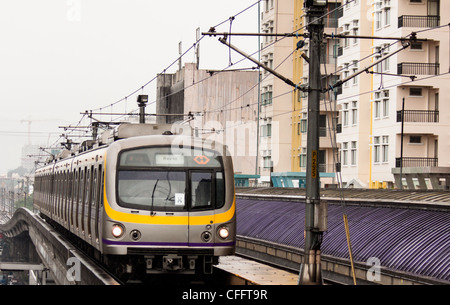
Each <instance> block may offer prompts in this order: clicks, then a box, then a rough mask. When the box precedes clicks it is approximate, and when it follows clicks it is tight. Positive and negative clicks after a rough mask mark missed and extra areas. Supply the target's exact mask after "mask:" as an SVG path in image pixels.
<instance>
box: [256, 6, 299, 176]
mask: <svg viewBox="0 0 450 305" xmlns="http://www.w3.org/2000/svg"><path fill="white" fill-rule="evenodd" d="M293 16H294V2H293V1H282V0H265V1H262V2H261V16H260V18H261V32H262V33H290V32H292V31H293V28H292V27H293ZM292 41H293V40H292V38H282V39H281V38H276V37H264V38H262V41H261V61H262V62H263V63H264V64H266V65H267V66H269V67H270V68H272V69H275V70H276V71H277V72H278V73H280V74H281V75H283V76H285V77H287V78H289V79H292V75H293V71H292V57H291V56H290V54H291V53H292ZM260 86H261V89H260V90H261V91H260V92H261V100H260V109H259V126H260V133H259V143H258V147H259V169H258V170H259V171H258V174H259V175H261V180H262V181H263V182H268V181H269V180H270V175H271V173H272V172H286V171H290V148H291V111H292V108H291V104H292V91H293V90H292V89H293V88H292V87H291V86H289V85H287V84H285V83H284V82H283V81H282V80H280V79H278V78H276V77H275V76H273V75H272V74H270V73H268V72H267V71H261V84H260Z"/></svg>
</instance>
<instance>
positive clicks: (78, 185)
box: [72, 169, 81, 228]
mask: <svg viewBox="0 0 450 305" xmlns="http://www.w3.org/2000/svg"><path fill="white" fill-rule="evenodd" d="M80 173H81V169H78V171H76V174H75V179H76V182H75V198H74V203H73V204H74V205H75V207H74V208H73V211H72V212H73V215H72V217H73V220H74V222H75V227H76V228H78V201H79V200H80V189H81V181H80V179H81V178H80Z"/></svg>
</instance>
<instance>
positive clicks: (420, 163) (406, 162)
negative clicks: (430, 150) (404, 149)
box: [395, 157, 438, 167]
mask: <svg viewBox="0 0 450 305" xmlns="http://www.w3.org/2000/svg"><path fill="white" fill-rule="evenodd" d="M402 163H403V167H436V166H438V158H415V157H404V158H403V160H402V158H396V159H395V167H402Z"/></svg>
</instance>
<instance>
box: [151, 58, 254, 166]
mask: <svg viewBox="0 0 450 305" xmlns="http://www.w3.org/2000/svg"><path fill="white" fill-rule="evenodd" d="M258 74H259V72H258V71H214V70H206V69H198V67H197V64H196V63H185V65H184V67H182V68H181V69H180V70H178V71H177V72H176V73H165V74H160V75H158V78H157V99H156V113H157V114H158V116H157V120H156V122H157V123H158V124H173V123H176V122H178V123H180V122H183V124H184V125H185V126H189V127H190V128H191V131H192V135H194V136H196V137H202V138H206V139H209V140H214V141H219V142H220V143H223V144H225V145H227V147H228V150H229V152H230V154H231V156H232V157H233V165H234V171H235V173H236V174H245V175H254V174H255V171H256V168H257V117H258V95H259V93H258ZM189 114H190V116H189Z"/></svg>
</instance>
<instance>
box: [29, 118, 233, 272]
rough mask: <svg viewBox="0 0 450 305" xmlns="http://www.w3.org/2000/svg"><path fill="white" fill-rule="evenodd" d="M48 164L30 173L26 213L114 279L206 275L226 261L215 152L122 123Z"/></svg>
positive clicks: (162, 130) (222, 181) (211, 145)
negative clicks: (54, 229) (95, 261)
mask: <svg viewBox="0 0 450 305" xmlns="http://www.w3.org/2000/svg"><path fill="white" fill-rule="evenodd" d="M53 159H54V160H50V161H48V162H47V164H45V165H43V166H42V167H40V168H38V169H36V171H35V185H34V208H35V209H36V210H37V211H38V213H39V214H40V215H41V217H42V218H44V219H45V220H46V221H47V222H49V223H51V224H52V225H54V226H55V227H57V228H58V229H60V230H63V231H64V232H65V234H67V235H69V236H71V237H72V238H73V239H74V240H76V241H77V244H79V245H80V246H82V247H83V248H85V249H86V251H89V253H90V255H93V256H94V257H95V258H96V259H98V260H100V261H101V262H102V263H103V264H105V265H106V266H107V267H109V268H111V269H112V270H114V271H113V272H115V273H119V274H121V275H128V276H129V275H130V274H133V273H136V272H137V273H146V274H152V273H187V274H211V273H212V270H213V266H214V265H216V264H218V261H219V257H221V256H227V255H233V254H234V253H235V246H236V206H235V205H236V203H235V190H234V173H233V163H232V158H231V157H230V154H229V153H228V152H227V150H226V147H225V146H223V145H222V144H220V143H218V142H215V141H209V140H204V139H200V138H196V137H193V136H190V135H186V134H183V133H182V132H181V133H176V132H173V126H172V127H171V125H156V124H132V123H128V124H121V125H120V126H118V127H116V128H114V129H112V130H109V131H107V132H105V133H104V134H103V135H102V136H101V137H99V140H97V141H93V140H92V141H85V142H84V143H83V144H82V145H80V146H79V147H78V148H77V149H72V150H64V151H63V152H62V153H60V154H59V155H58V156H57V157H55V158H53Z"/></svg>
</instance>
